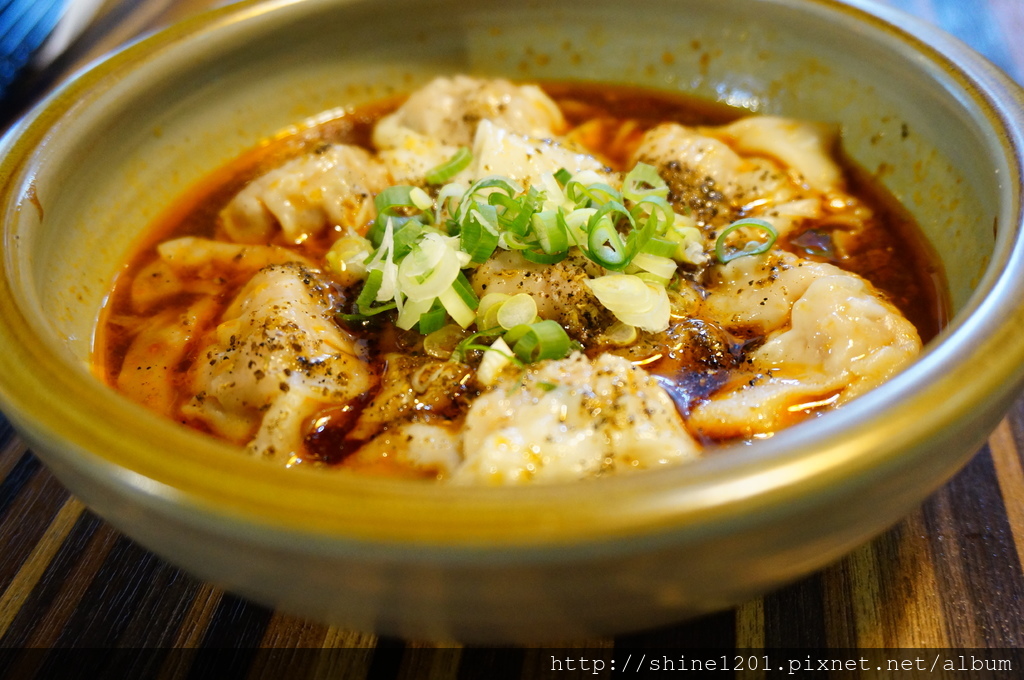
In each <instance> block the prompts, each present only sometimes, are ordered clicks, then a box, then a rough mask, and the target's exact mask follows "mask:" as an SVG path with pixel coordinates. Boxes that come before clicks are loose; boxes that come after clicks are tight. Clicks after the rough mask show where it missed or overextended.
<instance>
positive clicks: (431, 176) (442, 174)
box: [424, 146, 473, 184]
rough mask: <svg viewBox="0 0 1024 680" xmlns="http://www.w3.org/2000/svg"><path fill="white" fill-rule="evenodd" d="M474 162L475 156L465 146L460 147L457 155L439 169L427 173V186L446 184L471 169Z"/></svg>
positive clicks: (435, 168)
mask: <svg viewBox="0 0 1024 680" xmlns="http://www.w3.org/2000/svg"><path fill="white" fill-rule="evenodd" d="M472 160H473V154H472V153H471V152H470V150H469V149H468V148H466V147H464V146H461V147H459V150H458V151H456V152H455V154H454V155H453V156H452V157H451V158H449V159H448V160H446V161H445V162H444V163H441V164H440V165H438V166H437V167H434V168H431V169H430V170H428V171H427V174H426V176H425V178H424V179H426V180H427V184H444V183H445V182H447V181H448V180H450V179H451V178H452V177H455V175H457V174H459V173H460V172H462V171H463V170H465V169H466V168H468V167H469V164H470V162H472Z"/></svg>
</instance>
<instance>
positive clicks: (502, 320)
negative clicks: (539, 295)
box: [495, 293, 537, 329]
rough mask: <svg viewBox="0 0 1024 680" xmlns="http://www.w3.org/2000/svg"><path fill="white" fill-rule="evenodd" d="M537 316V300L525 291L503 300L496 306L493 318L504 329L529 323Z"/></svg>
mask: <svg viewBox="0 0 1024 680" xmlns="http://www.w3.org/2000/svg"><path fill="white" fill-rule="evenodd" d="M536 318H537V301H536V300H534V299H533V297H531V296H530V295H528V294H527V293H519V294H517V295H513V296H512V297H510V298H509V299H507V300H505V301H504V302H502V303H501V305H500V306H499V307H498V310H497V312H496V316H495V320H496V321H497V322H498V325H499V326H501V327H502V328H505V329H512V328H515V327H516V326H519V325H521V324H531V323H533V320H534V319H536Z"/></svg>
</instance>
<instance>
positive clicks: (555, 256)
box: [521, 250, 569, 264]
mask: <svg viewBox="0 0 1024 680" xmlns="http://www.w3.org/2000/svg"><path fill="white" fill-rule="evenodd" d="M521 252H522V255H523V259H525V260H529V261H530V262H535V263H537V264H558V263H559V262H561V261H562V260H564V259H565V258H566V257H568V255H569V252H568V251H563V252H561V253H552V254H551V255H548V254H547V253H538V252H537V251H535V250H523V251H521Z"/></svg>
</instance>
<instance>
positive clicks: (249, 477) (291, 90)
mask: <svg viewBox="0 0 1024 680" xmlns="http://www.w3.org/2000/svg"><path fill="white" fill-rule="evenodd" d="M385 4H387V5H388V7H387V11H384V7H383V6H384V5H385ZM867 9H872V12H874V13H869V12H868V11H867ZM455 72H468V73H472V74H476V75H501V76H506V77H511V78H515V79H543V80H560V79H576V80H584V81H599V82H612V83H630V84H637V85H643V86H649V87H655V88H661V89H664V90H669V91H680V92H686V93H692V94H696V95H698V96H702V97H705V98H709V99H712V100H716V101H720V102H727V103H729V104H732V105H735V106H740V107H744V108H747V109H749V110H751V111H754V112H760V113H775V114H782V115H788V116H796V117H803V118H811V119H819V120H829V121H835V122H837V123H839V124H840V125H841V126H842V131H843V145H844V148H845V150H846V152H847V153H848V154H849V155H850V157H851V158H852V159H853V160H854V161H855V162H856V163H858V164H859V165H860V166H862V167H863V168H865V169H866V170H868V171H869V172H872V173H875V174H877V175H878V176H880V177H881V178H882V179H883V181H884V183H885V184H886V185H887V186H888V187H889V188H890V190H891V191H892V192H893V193H894V194H895V195H896V196H897V197H898V198H899V199H900V200H901V201H903V202H904V204H905V205H906V206H907V207H908V208H909V210H910V211H911V212H912V213H913V214H914V215H915V216H916V218H917V220H918V221H919V222H920V224H921V226H922V227H923V229H924V230H925V232H926V233H927V235H928V237H929V239H930V240H931V242H932V244H933V245H934V247H935V250H936V252H937V254H938V257H939V258H940V259H941V261H942V263H943V265H944V267H945V272H946V277H947V279H948V282H949V287H950V297H951V300H952V306H953V312H954V314H953V317H952V321H951V323H950V324H949V325H948V327H947V328H946V329H945V330H944V331H943V332H942V333H941V335H940V336H939V337H938V338H937V339H935V340H934V341H932V342H931V343H930V344H929V345H928V346H927V347H926V351H925V352H924V354H923V355H922V356H921V358H920V360H919V361H917V362H916V363H915V364H914V365H913V366H911V367H910V368H909V369H908V370H906V371H905V372H903V373H902V374H900V375H899V376H897V377H896V378H895V379H893V380H892V381H890V382H889V383H887V384H886V385H884V386H882V387H881V388H879V389H877V390H875V391H874V392H871V393H870V394H869V395H867V396H865V397H863V398H860V399H857V400H856V401H854V402H852V403H850V404H849V405H847V406H846V407H844V408H843V409H841V410H839V411H837V412H835V413H832V414H829V415H827V416H826V417H824V418H821V419H818V420H816V421H814V422H812V423H808V424H804V425H799V426H796V427H793V428H792V429H790V430H787V431H784V432H782V433H780V434H778V435H777V436H775V437H773V438H771V439H769V440H766V441H762V442H759V443H757V445H753V446H737V447H731V448H723V449H722V450H720V451H716V452H715V453H714V455H709V456H707V457H706V458H705V459H703V460H701V461H700V462H697V463H694V464H692V465H686V466H682V467H678V468H675V469H669V470H661V471H656V472H649V473H639V474H633V475H625V476H620V477H618V478H609V479H600V480H596V481H593V482H588V483H579V484H566V485H556V486H543V487H532V488H502V489H490V488H488V489H476V488H452V487H448V486H440V485H434V484H429V483H416V482H410V481H402V480H384V479H370V478H364V477H358V476H352V475H348V474H324V473H318V472H317V471H306V470H301V469H298V470H290V471H288V470H281V469H278V468H273V467H270V466H268V465H266V464H263V463H261V462H259V461H255V460H251V459H249V458H247V457H246V456H245V455H243V454H242V453H241V452H240V451H239V450H237V449H234V448H232V447H229V446H226V445H223V444H221V443H218V442H217V441H214V440H212V439H210V438H207V437H205V436H203V435H200V434H198V433H196V432H193V431H189V430H187V429H184V428H181V427H179V426H177V425H176V424H174V423H173V422H168V421H165V420H163V419H161V418H159V417H157V416H154V415H152V414H150V413H149V412H147V411H145V410H144V409H143V408H141V407H140V406H137V405H135V404H133V403H131V402H129V401H128V400H127V399H125V398H123V397H121V396H120V395H118V394H116V393H115V392H113V391H112V390H111V389H109V388H108V387H106V386H104V385H103V384H101V383H100V381H99V380H97V379H96V378H95V377H94V375H93V374H92V373H91V371H90V351H91V341H92V336H93V328H94V324H95V323H96V319H97V314H98V311H99V309H100V306H101V305H102V303H103V300H104V296H105V295H106V294H107V291H108V289H109V288H110V285H111V282H112V280H113V278H114V277H115V276H116V274H117V272H118V271H119V268H120V266H121V263H122V262H123V260H124V258H125V257H126V254H127V253H128V252H129V249H130V247H131V245H132V244H133V242H134V241H135V239H136V238H137V237H138V236H139V234H140V232H141V231H142V230H143V229H144V228H145V227H146V225H147V224H148V223H149V222H150V221H151V220H152V219H154V217H156V216H157V215H158V214H159V213H160V212H161V211H162V210H163V209H164V208H165V207H166V206H168V205H169V204H171V203H172V202H173V201H174V199H175V197H176V196H177V195H179V194H181V193H182V192H183V191H185V190H186V189H187V188H188V187H189V186H191V185H192V184H194V183H195V182H197V181H199V180H200V179H201V178H203V177H204V176H205V175H206V174H207V173H209V172H210V171H211V170H213V169H215V168H217V167H218V166H220V165H222V164H223V163H225V162H227V161H228V160H230V159H232V158H233V157H235V156H236V155H238V154H239V153H241V152H242V151H243V150H245V149H247V148H250V147H252V146H254V145H255V144H256V143H257V142H258V141H259V140H260V139H262V138H265V137H267V136H269V135H272V134H274V133H276V132H278V131H280V130H282V129H284V128H286V127H287V126H289V125H294V124H296V123H299V122H301V121H303V120H304V119H307V118H309V117H311V116H315V115H316V114H318V113H319V112H322V111H326V110H330V109H334V108H337V107H344V106H349V105H353V104H358V103H361V102H365V101H368V100H373V99H377V98H380V97H382V96H388V95H392V94H394V93H398V92H404V91H408V90H410V89H412V88H414V87H416V86H417V85H419V84H421V83H423V82H425V81H426V80H427V79H429V78H430V77H432V76H434V75H436V74H442V73H444V74H450V73H455ZM1022 110H1024V102H1022V95H1021V91H1020V90H1019V89H1018V88H1017V87H1016V86H1015V85H1013V84H1012V83H1011V82H1010V81H1009V80H1008V79H1007V78H1006V77H1005V76H1003V75H1002V74H1001V73H1000V72H998V71H997V70H996V69H994V68H993V67H992V66H990V65H989V64H988V63H987V62H985V61H984V60H983V59H981V58H980V57H979V56H977V55H976V54H974V53H972V52H971V51H969V50H968V49H967V48H966V47H965V46H964V45H962V44H960V43H959V42H957V41H955V40H953V39H951V38H950V37H948V36H946V35H944V34H942V33H940V32H937V31H935V30H933V29H931V28H928V27H926V26H925V25H923V24H921V23H919V22H916V21H914V20H912V19H910V18H908V17H906V16H904V15H902V14H899V13H896V12H891V11H889V10H885V9H883V8H880V7H874V6H869V5H866V4H863V5H862V3H861V2H855V3H853V4H851V5H844V4H839V3H837V2H830V1H827V0H648V2H644V3H641V4H636V3H624V2H621V1H620V0H590V1H589V2H588V3H587V5H586V9H585V11H581V9H580V8H579V7H577V6H575V5H573V4H572V3H564V2H562V3H559V2H541V1H536V0H535V1H521V0H392V1H390V2H388V3H383V2H380V1H379V0H348V1H346V0H309V1H307V2H294V1H287V2H286V1H278V2H269V3H266V4H251V3H243V4H241V5H238V6H233V7H231V8H228V9H223V10H219V11H215V12H212V13H209V14H206V15H203V16H200V17H198V18H196V19H194V20H191V21H187V22H185V23H183V24H180V25H177V26H174V27H172V28H171V29H169V30H167V31H165V32H162V33H159V34H157V35H155V36H152V37H149V38H147V39H145V40H143V41H141V42H139V43H137V44H134V45H132V46H130V47H128V48H127V49H125V50H123V51H121V52H120V53H118V54H115V55H113V56H112V57H110V58H109V59H107V60H105V61H103V62H102V63H99V64H98V65H96V66H94V67H93V68H91V69H90V70H88V71H87V72H84V73H82V74H80V75H78V76H77V77H75V78H74V79H72V80H71V81H70V82H68V83H67V84H66V85H65V86H64V87H63V88H62V89H60V90H59V91H58V92H56V93H55V94H53V95H52V96H51V97H49V98H48V99H47V100H46V101H44V102H43V103H42V104H41V105H39V106H38V107H37V108H36V109H35V110H34V111H33V112H32V113H31V114H30V115H29V116H28V117H27V118H26V119H25V120H23V121H22V122H21V123H20V124H19V125H17V126H16V127H15V128H14V129H12V130H11V131H10V132H9V134H7V135H6V137H5V138H4V139H3V141H2V147H0V152H2V161H0V178H2V182H0V187H2V195H0V214H2V219H3V257H2V271H0V408H2V410H3V412H4V413H5V414H6V415H7V417H8V418H9V419H10V420H11V421H12V423H13V424H14V425H15V426H16V427H17V429H18V430H19V431H20V432H21V433H22V435H23V436H24V437H25V438H26V439H27V441H28V442H30V444H31V445H32V447H33V449H34V450H35V451H36V453H37V454H38V455H39V457H40V458H41V459H42V460H43V461H44V462H45V463H46V465H47V466H48V467H49V468H50V469H51V470H52V471H53V473H54V474H55V475H57V477H58V478H59V479H60V480H61V481H62V482H63V483H64V484H66V485H67V487H68V488H69V489H70V490H71V491H72V492H73V493H74V494H75V495H77V496H78V497H80V498H81V499H82V500H83V501H84V502H85V503H86V504H87V505H88V506H89V507H90V508H91V509H92V510H93V511H95V512H96V513H98V514H99V515H101V516H102V517H103V518H105V519H106V520H108V521H109V522H110V523H111V524H112V525H114V526H115V527H117V528H119V529H120V530H122V531H123V532H125V533H126V534H127V535H129V536H131V537H132V538H134V539H135V540H137V541H138V542H139V543H141V544H142V545H143V546H145V547H147V548H149V549H151V550H153V551H154V552H156V553H157V554H158V555H160V556H162V557H164V558H166V559H167V560H169V561H170V562H172V563H174V564H176V565H179V566H181V567H183V568H185V569H186V570H188V571H190V572H192V573H193V574H195V575H196V576H198V577H199V578H202V579H206V580H208V581H211V582H213V583H215V584H217V585H219V586H222V587H225V588H227V589H230V590H231V591H234V592H236V593H239V594H242V595H245V596H248V597H251V598H253V599H254V600H257V601H259V602H262V603H265V604H267V605H269V606H272V607H277V608H280V609H283V610H285V611H289V612H293V613H297V614H301V615H305V616H309V617H314V618H317V619H320V620H323V621H326V622H330V623H334V624H338V625H341V626H349V627H355V628H359V629H363V630H367V631H377V632H381V633H387V634H393V635H400V636H404V637H409V638H418V639H423V638H428V639H456V640H462V641H477V642H480V641H492V642H494V641H497V642H523V641H545V640H547V641H550V640H555V639H558V640H564V639H567V638H582V637H587V636H593V635H603V634H613V633H621V632H624V631H629V630H636V629H641V628H647V627H653V626H658V625H662V624H668V623H670V622H674V621H678V620H681V619H684V618H686V617H690V616H694V615H697V614H701V613H704V612H708V611H712V610H716V609H719V608H724V607H728V606H730V605H734V604H737V603H740V602H742V601H744V600H745V599H747V598H750V597H752V596H755V595H758V594H761V593H764V592H765V591H768V590H769V589H772V588H775V587H778V586H780V585H782V584H784V583H785V582H787V581H790V580H793V579H796V578H798V577H800V576H802V575H805V574H807V573H809V572H811V571H812V570H815V569H817V568H820V567H822V566H824V565H826V564H827V563H829V562H831V561H833V560H835V559H836V558H838V557H840V556H841V555H843V554H844V553H845V552H847V551H849V550H850V549H852V548H853V547H855V546H857V545H858V544H860V543H862V542H864V541H866V540H867V539H869V538H870V537H871V536H873V535H875V534H877V533H878V532H880V531H882V530H884V529H885V528H886V527H888V526H890V525H891V524H893V523H894V522H896V521H898V520H899V519H900V518H901V517H902V516H903V515H905V514H906V513H908V512H909V511H911V510H912V509H913V508H915V507H916V506H917V505H918V504H920V503H921V502H922V500H923V499H924V498H925V497H926V496H927V495H928V494H929V493H930V492H932V491H933V490H935V489H936V488H937V487H939V486H940V485H941V484H943V483H944V482H945V481H946V480H948V479H949V478H950V476H952V475H953V474H954V473H955V472H956V471H957V470H958V469H959V468H960V467H961V466H962V465H963V464H964V463H965V462H966V461H967V460H968V459H969V458H970V457H971V455H972V454H973V453H974V452H975V451H976V449H977V448H978V447H979V446H980V445H981V444H982V442H983V441H984V440H985V438H986V436H987V435H988V434H989V433H990V432H991V430H992V429H993V428H994V426H995V425H996V424H997V422H998V421H999V419H1000V417H1001V416H1002V415H1003V413H1004V411H1005V410H1006V409H1007V408H1008V405H1009V404H1010V402H1011V400H1012V399H1013V398H1014V397H1015V396H1016V395H1017V394H1018V393H1019V389H1020V386H1021V383H1022V377H1024V370H1022V367H1024V334H1022V333H1021V332H1020V330H1019V329H1020V328H1021V327H1024V308H1022V307H1021V305H1020V301H1021V300H1024V262H1022V247H1024V243H1022V231H1021V227H1022V213H1021V170H1022V168H1021V155H1022V150H1024V140H1022V135H1024V115H1022V113H1021V112H1022Z"/></svg>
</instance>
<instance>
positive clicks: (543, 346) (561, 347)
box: [512, 319, 571, 364]
mask: <svg viewBox="0 0 1024 680" xmlns="http://www.w3.org/2000/svg"><path fill="white" fill-rule="evenodd" d="M570 348H571V342H570V341H569V336H568V335H567V334H566V332H565V329H564V328H562V327H561V326H560V325H559V324H558V322H557V321H552V320H551V319H545V320H544V321H538V322H537V323H533V324H530V326H529V329H528V330H527V331H526V332H525V333H524V334H523V337H521V338H519V340H518V341H516V343H515V345H513V346H512V351H513V352H514V353H515V355H516V356H517V357H519V359H520V360H522V361H524V362H526V363H530V364H532V363H534V362H537V361H543V360H544V359H561V358H563V357H564V356H566V355H567V354H568V353H569V349H570Z"/></svg>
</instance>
